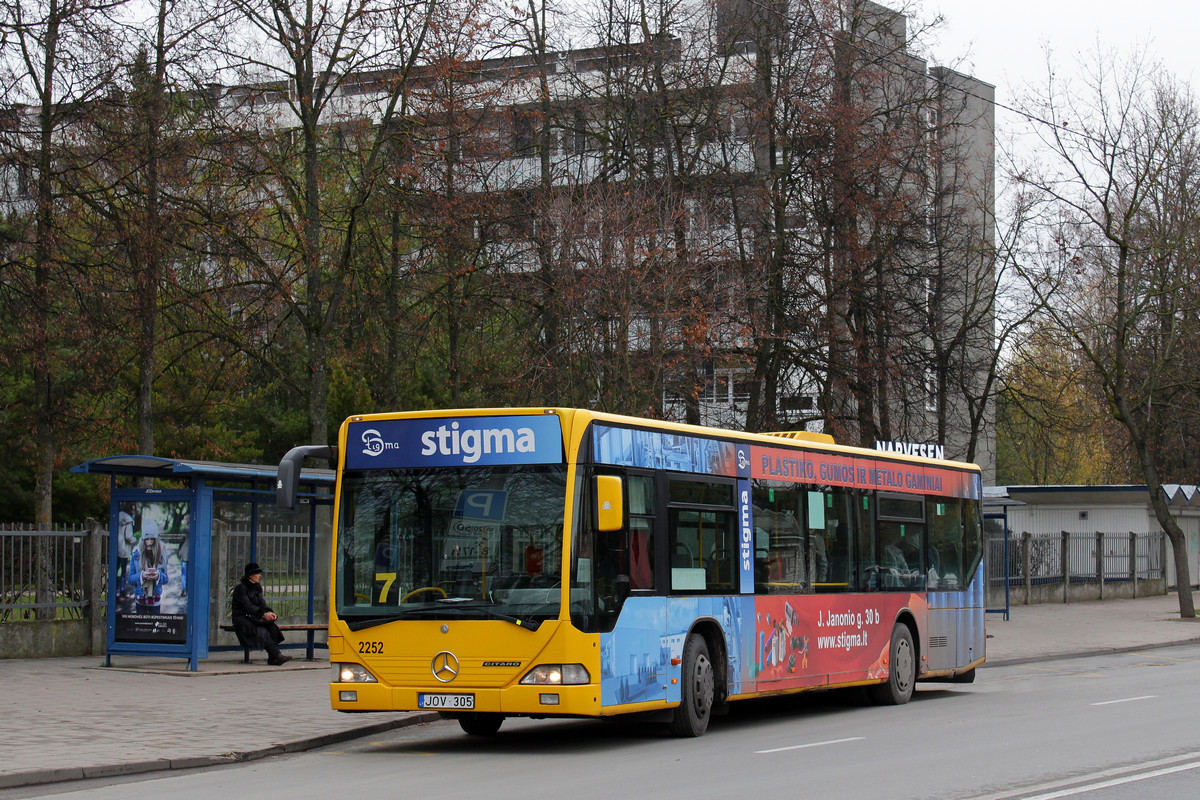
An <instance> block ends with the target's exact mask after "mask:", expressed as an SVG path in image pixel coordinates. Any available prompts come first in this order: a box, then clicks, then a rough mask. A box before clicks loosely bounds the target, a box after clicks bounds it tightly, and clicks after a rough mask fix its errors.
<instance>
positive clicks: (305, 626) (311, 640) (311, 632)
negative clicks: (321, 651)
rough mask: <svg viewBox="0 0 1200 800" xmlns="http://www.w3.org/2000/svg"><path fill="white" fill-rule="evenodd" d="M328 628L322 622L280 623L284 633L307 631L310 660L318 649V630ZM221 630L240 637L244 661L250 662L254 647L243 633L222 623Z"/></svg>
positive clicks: (307, 649)
mask: <svg viewBox="0 0 1200 800" xmlns="http://www.w3.org/2000/svg"><path fill="white" fill-rule="evenodd" d="M328 629H329V626H328V625H326V624H325V623H322V622H318V623H298V624H294V625H291V624H287V625H279V630H281V631H283V632H284V633H287V632H288V631H305V632H306V633H307V637H308V645H307V647H306V649H305V656H304V657H305V658H307V659H308V660H309V661H313V660H314V658H313V651H314V650H315V649H316V635H317V631H324V630H328ZM221 630H223V631H232V632H233V634H234V635H235V636H237V637H238V644H240V645H241V646H242V651H243V653H244V655H243V656H242V663H243V664H249V663H250V650H251V649H253V648H251V647H249V646H248V645H247V644H246V643H245V642H243V641H242V637H241V635H240V634H238V632H237V629H236V628H234V627H233V626H232V625H222V626H221Z"/></svg>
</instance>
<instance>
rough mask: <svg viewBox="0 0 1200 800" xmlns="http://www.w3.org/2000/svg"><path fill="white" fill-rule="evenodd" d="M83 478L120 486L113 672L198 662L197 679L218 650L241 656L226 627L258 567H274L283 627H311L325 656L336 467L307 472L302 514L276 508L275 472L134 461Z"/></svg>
mask: <svg viewBox="0 0 1200 800" xmlns="http://www.w3.org/2000/svg"><path fill="white" fill-rule="evenodd" d="M71 471H72V472H77V473H87V474H96V475H107V476H109V480H110V482H111V500H110V503H109V537H108V573H107V575H106V586H107V587H108V591H107V628H108V633H107V640H106V642H107V644H106V660H105V663H106V664H109V665H111V663H112V657H113V656H114V655H141V656H160V657H173V658H186V659H187V660H188V669H190V670H192V671H195V670H197V669H198V662H199V660H200V659H202V658H207V657H208V654H209V652H210V651H212V650H233V649H240V645H238V643H237V639H236V637H235V636H234V634H233V633H232V632H231V631H229V630H222V625H224V626H225V627H226V628H228V627H229V621H230V620H229V602H230V593H231V592H232V589H233V587H234V585H236V584H237V582H238V581H239V580H240V579H241V577H242V569H243V566H244V565H245V564H246V563H247V562H250V561H254V562H257V563H259V564H260V565H262V567H263V569H264V570H265V571H266V575H265V576H264V580H263V587H264V594H265V596H266V600H267V603H268V604H269V605H270V606H271V607H272V608H274V609H275V612H276V613H277V614H278V615H279V623H280V626H281V627H283V628H284V629H285V630H287V629H288V627H289V626H290V627H291V628H292V629H293V630H297V629H301V630H303V631H304V633H305V639H306V642H305V643H304V644H305V646H306V649H307V656H308V658H309V659H311V658H312V657H313V651H314V648H315V647H316V646H318V644H320V643H321V641H318V640H322V641H323V640H324V624H325V621H326V620H327V618H328V608H327V599H326V596H327V593H326V592H325V587H326V586H327V585H328V579H329V574H328V573H329V557H330V553H329V546H330V541H331V536H330V532H331V526H332V508H333V485H334V472H333V471H332V470H321V469H306V470H302V471H301V473H300V493H299V496H298V502H297V505H296V509H295V510H294V511H290V512H282V511H279V510H278V509H277V508H276V507H275V483H276V479H277V477H278V476H277V468H276V467H273V466H263V465H257V464H229V463H221V462H213V461H194V460H189V459H175V458H160V457H157V456H144V455H127V456H111V457H108V458H100V459H96V460H94V461H88V462H86V463H83V464H79V465H77V466H75V467H72V468H71ZM289 638H290V637H289ZM283 646H284V647H289V646H293V647H294V646H295V644H294V643H290V642H289V643H285V644H284V645H283Z"/></svg>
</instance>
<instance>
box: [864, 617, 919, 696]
mask: <svg viewBox="0 0 1200 800" xmlns="http://www.w3.org/2000/svg"><path fill="white" fill-rule="evenodd" d="M916 683H917V651H916V648H914V647H913V639H912V631H910V630H909V629H908V626H907V625H905V624H904V623H903V622H897V623H896V624H895V626H894V627H893V628H892V641H891V644H890V645H888V677H887V680H886V681H884V682H883V683H880V684H878V685H876V686H871V687H870V688H869V692H868V693H869V694H870V696H871V700H872V701H874V702H875V703H876V704H877V705H881V706H902V705H904V704H905V703H907V702H908V701H909V700H910V699H911V698H912V693H913V688H914V687H915V686H916Z"/></svg>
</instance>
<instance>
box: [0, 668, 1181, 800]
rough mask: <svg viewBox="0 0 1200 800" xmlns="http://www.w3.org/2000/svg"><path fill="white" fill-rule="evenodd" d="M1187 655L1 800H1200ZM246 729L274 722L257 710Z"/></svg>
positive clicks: (343, 753) (416, 741)
mask: <svg viewBox="0 0 1200 800" xmlns="http://www.w3.org/2000/svg"><path fill="white" fill-rule="evenodd" d="M1198 666H1200V647H1197V646H1189V647H1176V648H1170V649H1168V650H1157V651H1154V650H1152V651H1146V652H1144V653H1130V654H1120V655H1111V656H1105V657H1097V658H1088V659H1075V660H1064V661H1049V662H1040V663H1038V664H1031V665H1023V666H1012V667H996V668H987V669H983V670H980V671H979V678H978V680H977V682H976V683H975V684H972V685H951V684H948V685H944V686H942V685H937V684H929V685H923V686H922V687H921V688H920V689H919V691H918V693H917V695H916V696H915V697H914V699H913V701H912V702H911V703H910V704H909V705H907V706H901V707H895V708H879V707H874V706H868V705H861V704H859V703H858V702H856V698H854V697H850V696H843V695H838V694H820V695H809V696H800V697H794V698H779V699H774V700H769V701H768V700H764V701H755V702H750V703H741V704H735V705H734V706H733V711H732V713H731V714H730V715H729V716H728V717H724V718H718V719H716V720H714V723H713V725H712V727H710V729H709V732H708V734H707V735H705V736H704V737H702V738H700V739H688V740H681V739H674V738H672V737H671V736H670V735H669V734H668V733H667V732H666V731H665V729H664V728H663V727H662V726H656V725H631V724H624V723H613V722H599V721H594V720H578V721H576V720H568V721H561V720H558V721H556V720H508V721H506V722H505V724H504V727H503V728H502V730H501V732H500V734H499V735H498V736H496V737H495V738H490V739H479V738H474V737H467V736H465V735H463V734H462V733H461V732H460V730H459V727H458V725H457V724H455V723H453V722H439V723H435V724H432V725H425V726H417V727H413V728H406V729H402V730H398V731H394V732H391V733H388V734H383V735H378V736H374V737H369V738H366V739H361V740H357V741H353V742H347V743H343V744H341V745H337V746H333V747H330V748H326V749H323V750H315V751H311V752H308V753H302V754H296V755H290V756H281V757H278V758H274V759H268V760H264V761H258V762H251V763H246V764H239V765H232V766H228V767H221V768H216V769H209V770H202V771H193V772H182V773H170V774H166V775H161V776H157V777H143V778H141V779H140V780H139V779H134V778H129V779H121V780H112V781H89V782H86V783H77V784H65V785H56V786H53V787H40V788H39V787H28V788H27V789H25V790H11V791H9V792H0V798H16V797H63V798H74V797H80V798H82V797H87V798H89V799H91V798H95V800H117V799H118V798H119V799H120V800H128V798H130V797H156V798H157V797H170V798H172V800H210V798H213V797H222V796H226V797H233V796H253V797H286V798H323V799H326V800H341V799H342V798H351V797H389V798H390V797H406V798H414V797H415V798H445V797H485V798H489V800H492V799H499V798H542V797H547V798H549V797H555V798H560V797H565V798H568V800H585V799H586V798H606V799H609V798H613V797H646V796H652V797H653V796H659V797H690V798H729V797H750V798H759V797H763V798H785V797H786V798H822V799H833V798H836V800H857V799H858V798H862V800H876V799H877V798H879V797H889V798H897V799H899V798H914V800H916V799H918V798H919V800H938V798H947V799H950V798H953V800H1017V798H1022V799H1024V800H1052V798H1060V797H1079V798H1084V800H1113V799H1114V798H1128V797H1132V796H1136V797H1138V798H1140V799H1141V800H1158V799H1159V798H1163V799H1164V800H1165V798H1171V799H1172V800H1175V798H1179V797H1189V796H1195V795H1196V794H1197V793H1198V792H1197V788H1198V787H1200V725H1198V724H1197V714H1196V712H1197V709H1200V681H1197V680H1196V677H1197V675H1198V674H1200V673H1198ZM247 723H248V724H258V725H269V724H270V714H269V712H266V711H264V712H261V713H254V714H252V715H250V716H249V717H248V719H247Z"/></svg>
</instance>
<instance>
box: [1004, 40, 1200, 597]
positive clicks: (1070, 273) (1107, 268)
mask: <svg viewBox="0 0 1200 800" xmlns="http://www.w3.org/2000/svg"><path fill="white" fill-rule="evenodd" d="M1084 66H1085V72H1084V79H1083V83H1084V85H1083V86H1082V87H1079V88H1078V89H1076V88H1075V87H1069V86H1063V85H1060V84H1059V82H1058V81H1057V80H1056V79H1055V77H1054V73H1053V72H1051V78H1050V80H1049V81H1048V85H1047V86H1046V88H1045V90H1044V92H1043V93H1041V94H1039V95H1037V99H1035V100H1031V101H1029V103H1028V107H1029V110H1030V112H1031V116H1032V117H1033V118H1036V119H1040V120H1044V121H1045V122H1044V123H1043V124H1038V125H1036V126H1035V128H1034V132H1035V133H1036V135H1037V137H1038V139H1039V141H1040V143H1041V145H1042V146H1043V147H1044V148H1045V150H1046V152H1047V153H1048V159H1047V162H1046V163H1045V164H1044V165H1043V166H1042V168H1041V169H1040V170H1037V171H1033V170H1031V171H1029V172H1026V173H1024V174H1022V175H1021V176H1020V177H1021V179H1022V180H1023V181H1024V182H1025V183H1027V184H1028V185H1029V186H1031V187H1033V188H1035V189H1036V190H1037V191H1039V192H1041V193H1042V194H1043V195H1044V196H1045V197H1046V198H1048V199H1049V200H1050V201H1052V202H1053V204H1054V207H1055V211H1056V217H1055V219H1054V220H1053V221H1052V223H1051V224H1052V229H1051V231H1050V235H1051V236H1052V237H1053V238H1052V241H1053V242H1054V243H1055V244H1056V245H1057V247H1056V251H1055V252H1051V253H1048V254H1046V257H1043V258H1034V259H1031V261H1030V262H1029V264H1028V265H1027V268H1026V271H1025V277H1026V279H1027V282H1028V285H1029V287H1030V289H1031V290H1032V291H1033V292H1034V293H1035V295H1037V296H1038V297H1040V298H1042V299H1044V300H1045V301H1046V304H1047V308H1048V309H1049V311H1050V313H1051V315H1052V317H1053V319H1054V321H1055V323H1056V324H1057V325H1058V326H1059V327H1060V328H1061V329H1062V330H1063V331H1064V332H1065V333H1067V334H1068V335H1069V336H1070V337H1071V339H1072V340H1073V342H1074V344H1075V347H1076V348H1077V349H1078V351H1079V352H1080V353H1081V354H1082V355H1083V357H1084V358H1085V359H1086V360H1087V362H1088V364H1089V365H1090V367H1091V370H1092V374H1093V376H1094V379H1095V381H1096V384H1097V386H1098V387H1099V390H1100V392H1101V393H1102V397H1103V398H1104V400H1105V402H1106V405H1107V406H1108V407H1109V409H1110V412H1111V414H1112V415H1113V418H1114V419H1116V420H1117V421H1118V422H1119V423H1120V424H1121V425H1122V426H1123V427H1124V428H1125V430H1126V431H1127V432H1128V434H1129V442H1130V447H1131V450H1132V454H1133V456H1134V458H1135V461H1136V463H1137V467H1138V471H1139V473H1140V474H1141V476H1142V478H1143V480H1144V481H1145V484H1146V488H1147V490H1148V491H1149V494H1150V502H1151V505H1152V507H1153V509H1154V514H1155V518H1156V519H1157V520H1158V523H1159V525H1161V526H1162V528H1163V530H1164V531H1165V532H1166V534H1167V537H1168V538H1169V540H1170V541H1171V545H1172V549H1173V553H1174V561H1175V572H1176V577H1177V580H1178V587H1179V610H1180V614H1181V616H1183V617H1189V618H1190V617H1194V616H1195V607H1194V605H1193V601H1192V594H1191V587H1190V570H1189V565H1188V559H1187V542H1186V539H1185V537H1184V534H1183V532H1182V530H1181V529H1180V527H1179V524H1178V522H1177V521H1176V520H1175V518H1174V517H1173V516H1172V515H1171V513H1170V509H1169V507H1168V502H1169V501H1168V499H1167V497H1166V495H1165V494H1164V492H1163V489H1162V486H1163V483H1164V482H1165V481H1167V480H1169V479H1170V478H1169V477H1168V476H1166V475H1165V474H1164V458H1163V455H1164V454H1163V452H1162V450H1161V447H1162V443H1163V437H1162V432H1163V431H1164V429H1165V427H1166V426H1168V425H1169V424H1170V420H1172V419H1173V418H1174V417H1175V416H1176V415H1178V414H1180V413H1181V412H1183V411H1184V409H1185V408H1186V409H1187V410H1188V411H1190V412H1191V413H1195V405H1194V395H1191V394H1189V393H1188V392H1187V390H1186V388H1185V387H1184V386H1183V385H1182V384H1181V382H1180V379H1179V376H1180V375H1183V374H1187V365H1188V362H1189V361H1191V360H1193V359H1194V354H1195V340H1194V338H1193V337H1194V335H1195V330H1194V328H1195V325H1194V321H1195V320H1196V318H1197V315H1198V314H1200V303H1198V302H1197V301H1198V297H1197V291H1196V283H1197V254H1196V252H1195V248H1194V247H1193V246H1192V244H1191V242H1192V241H1193V239H1194V236H1195V230H1196V229H1197V223H1198V222H1200V216H1198V214H1197V211H1198V198H1200V180H1198V179H1197V178H1198V177H1200V176H1197V174H1196V171H1195V166H1194V165H1195V163H1196V160H1197V157H1198V156H1200V137H1198V135H1197V134H1198V131H1200V128H1198V125H1200V113H1198V111H1197V108H1196V105H1195V101H1194V99H1193V98H1192V96H1191V95H1190V94H1189V93H1187V92H1186V91H1185V90H1184V89H1182V88H1181V87H1180V86H1178V85H1176V84H1174V83H1173V82H1171V81H1170V80H1169V79H1168V78H1167V77H1166V76H1165V75H1164V74H1163V73H1162V72H1161V70H1160V69H1159V68H1158V67H1156V65H1154V64H1152V63H1151V62H1150V61H1149V60H1148V59H1147V58H1146V57H1145V56H1144V55H1139V54H1135V55H1134V56H1133V57H1131V58H1129V59H1128V60H1123V61H1121V60H1118V59H1117V58H1116V57H1115V56H1114V55H1112V54H1110V53H1103V52H1100V53H1097V54H1096V55H1095V56H1094V57H1093V58H1092V59H1091V60H1090V61H1088V62H1087V63H1086V64H1085V65H1084Z"/></svg>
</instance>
